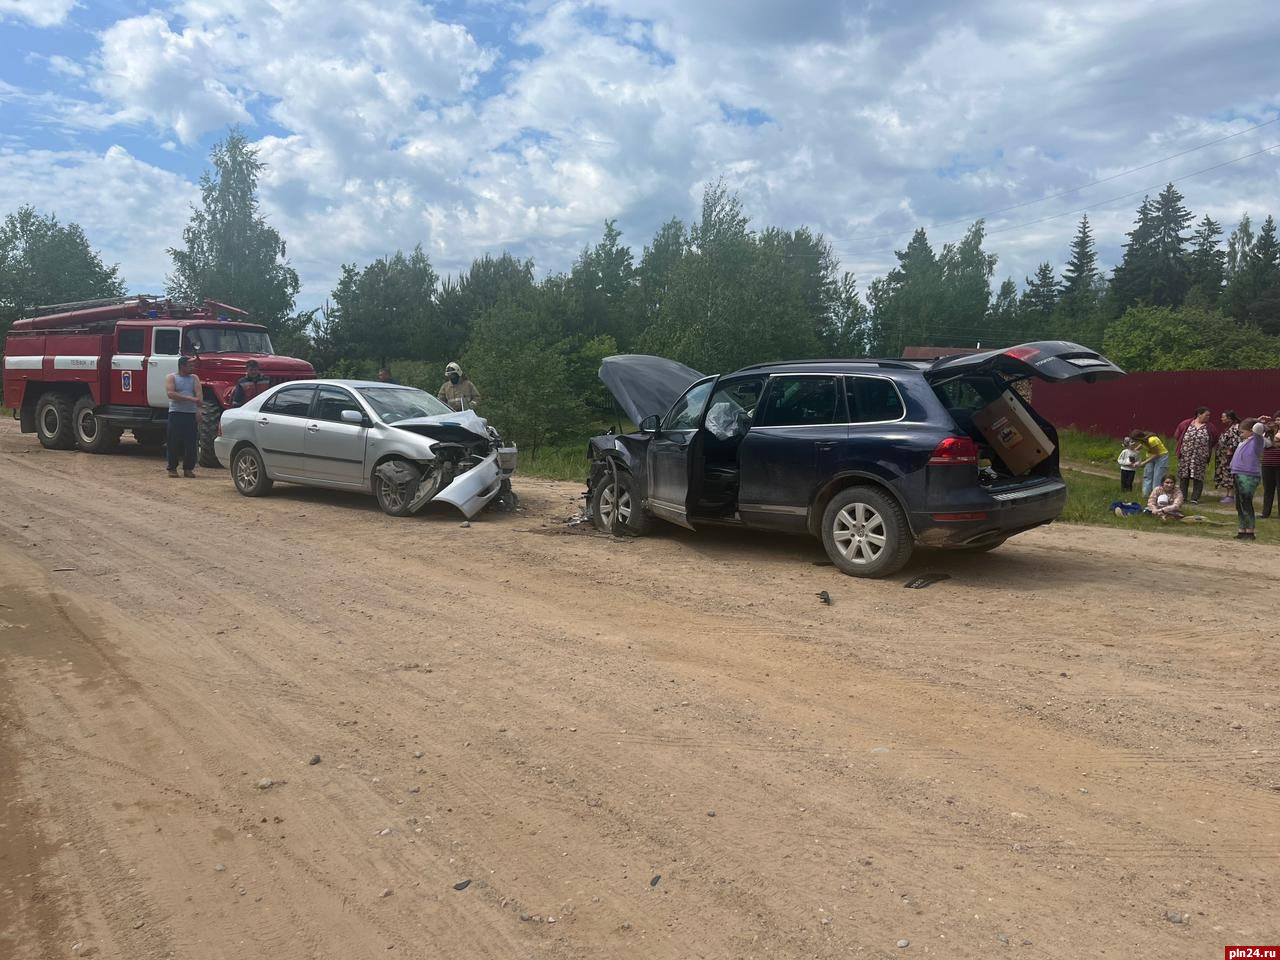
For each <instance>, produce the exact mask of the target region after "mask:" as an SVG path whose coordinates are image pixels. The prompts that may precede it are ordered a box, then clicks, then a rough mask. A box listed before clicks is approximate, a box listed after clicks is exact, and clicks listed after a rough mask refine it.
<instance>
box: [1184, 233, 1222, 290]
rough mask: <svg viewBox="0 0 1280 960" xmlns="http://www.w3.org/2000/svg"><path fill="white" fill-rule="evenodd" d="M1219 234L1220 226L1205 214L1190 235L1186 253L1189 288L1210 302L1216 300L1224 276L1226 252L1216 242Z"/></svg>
mask: <svg viewBox="0 0 1280 960" xmlns="http://www.w3.org/2000/svg"><path fill="white" fill-rule="evenodd" d="M1221 236H1222V227H1221V226H1220V225H1219V224H1218V223H1217V221H1215V220H1213V219H1212V218H1210V217H1209V216H1208V215H1207V214H1206V215H1205V218H1204V219H1203V220H1201V221H1200V222H1199V223H1198V224H1197V225H1196V232H1195V233H1193V234H1192V235H1191V252H1190V253H1188V254H1187V269H1188V274H1189V277H1188V279H1189V280H1190V282H1191V289H1192V290H1198V291H1199V293H1200V295H1201V296H1202V297H1204V298H1205V300H1206V302H1208V303H1210V304H1213V303H1216V302H1217V300H1218V296H1219V295H1220V294H1221V293H1222V283H1223V280H1224V279H1225V276H1226V254H1225V253H1224V252H1223V250H1222V247H1221V245H1220V244H1219V243H1218V240H1219V238H1220V237H1221ZM1188 292H1190V291H1188Z"/></svg>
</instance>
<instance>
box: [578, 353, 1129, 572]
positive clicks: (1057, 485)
mask: <svg viewBox="0 0 1280 960" xmlns="http://www.w3.org/2000/svg"><path fill="white" fill-rule="evenodd" d="M1122 375H1123V371H1122V370H1120V369H1119V368H1118V367H1116V366H1115V365H1114V364H1112V363H1111V362H1110V361H1109V360H1107V359H1106V358H1105V357H1102V356H1100V355H1098V354H1097V353H1095V352H1094V351H1092V350H1089V349H1088V348H1086V347H1082V346H1080V345H1078V344H1074V343H1067V342H1063V341H1049V342H1038V343H1027V344H1022V345H1020V346H1017V347H1011V348H1009V349H1006V350H996V351H991V352H987V353H978V354H974V355H970V356H955V357H945V358H943V359H941V360H935V361H932V362H929V361H914V360H808V361H799V362H791V363H768V364H760V365H757V366H753V367H747V368H745V369H743V370H739V371H737V372H736V373H732V374H727V375H724V376H717V377H704V376H702V375H701V374H699V373H697V372H696V371H694V370H691V369H689V368H688V367H685V366H683V365H681V364H678V363H675V362H674V361H670V360H664V359H661V358H659V357H643V356H618V357H609V358H608V359H606V360H605V361H604V364H603V366H602V367H601V369H600V377H601V379H602V380H603V381H604V382H605V384H606V385H607V386H608V387H609V388H610V390H611V391H612V393H613V395H614V397H615V398H616V399H617V400H618V403H619V405H620V407H621V408H622V411H623V412H624V413H625V414H626V415H627V416H628V417H630V418H631V421H632V422H633V423H636V424H639V430H638V431H637V432H634V433H627V434H622V433H621V432H616V433H609V434H606V435H604V436H599V437H594V438H592V440H591V442H590V444H589V447H588V455H589V456H590V459H591V471H590V476H589V480H588V491H587V496H588V503H589V507H590V512H591V516H592V519H593V521H594V522H595V524H596V526H597V527H599V528H601V529H604V530H611V531H613V532H615V533H629V534H632V535H642V534H644V533H646V532H648V530H649V529H650V527H651V525H652V519H653V518H660V519H662V520H666V521H669V522H671V523H675V524H679V525H680V526H683V527H688V528H690V529H695V528H697V527H701V526H704V525H712V524H735V525H745V526H748V527H753V528H759V529H765V530H777V531H781V532H788V533H808V534H811V535H813V536H816V537H819V538H821V540H822V542H823V545H824V546H825V547H826V550H827V554H828V555H829V556H830V557H831V560H832V562H834V563H835V565H836V566H837V567H839V568H840V569H841V570H842V571H844V572H845V573H848V574H852V575H854V576H861V577H883V576H886V575H888V574H891V573H894V572H896V571H897V570H899V569H901V568H902V566H903V565H904V564H905V563H906V562H907V560H908V559H910V557H911V554H912V551H913V550H914V548H915V546H916V545H917V544H920V545H924V546H930V547H944V548H953V549H961V550H970V551H985V550H990V549H993V548H995V547H998V546H999V545H1000V544H1002V543H1003V542H1004V541H1005V540H1007V539H1008V538H1009V537H1011V536H1013V535H1014V534H1017V533H1021V532H1022V531H1024V530H1030V529H1031V528H1033V527H1038V526H1040V525H1042V524H1046V523H1049V522H1051V521H1052V520H1054V519H1055V518H1056V517H1057V516H1058V515H1059V513H1061V511H1062V507H1063V504H1064V503H1065V501H1066V486H1065V485H1064V484H1063V482H1062V477H1061V475H1060V474H1059V472H1058V453H1057V433H1056V432H1055V431H1054V429H1053V426H1052V425H1051V424H1049V423H1048V422H1047V421H1045V420H1044V419H1043V418H1041V417H1040V416H1039V415H1038V414H1036V412H1035V410H1034V409H1032V408H1031V406H1030V404H1029V403H1027V402H1026V401H1025V400H1024V399H1022V396H1021V392H1020V390H1021V388H1020V387H1019V381H1026V380H1031V379H1033V378H1040V379H1043V380H1050V381H1065V380H1085V381H1093V380H1099V379H1107V378H1111V377H1118V376H1122ZM992 411H995V413H994V414H993V412H992ZM1001 414H1002V415H1001ZM1023 441H1026V442H1025V443H1024V442H1023ZM1029 450H1030V453H1031V455H1030V456H1028V451H1029Z"/></svg>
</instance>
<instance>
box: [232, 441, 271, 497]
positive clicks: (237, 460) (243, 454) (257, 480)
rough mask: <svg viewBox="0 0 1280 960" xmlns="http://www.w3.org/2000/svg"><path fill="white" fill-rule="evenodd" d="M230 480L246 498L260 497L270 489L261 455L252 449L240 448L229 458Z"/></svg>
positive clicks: (269, 481) (268, 478) (269, 479)
mask: <svg viewBox="0 0 1280 960" xmlns="http://www.w3.org/2000/svg"><path fill="white" fill-rule="evenodd" d="M231 480H232V482H233V483H234V484H235V485H236V489H237V490H239V491H240V492H241V493H242V494H244V496H246V497H260V496H262V495H263V494H264V493H266V492H267V491H268V490H270V489H271V486H272V482H273V481H272V480H271V478H270V477H268V476H267V467H266V464H264V463H263V462H262V455H261V454H260V453H258V451H257V450H255V449H254V448H253V447H241V448H240V449H239V450H237V451H236V455H235V456H234V457H232V458H231Z"/></svg>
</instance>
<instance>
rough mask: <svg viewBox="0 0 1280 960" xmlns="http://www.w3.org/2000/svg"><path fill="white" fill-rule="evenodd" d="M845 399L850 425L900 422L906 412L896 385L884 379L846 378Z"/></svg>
mask: <svg viewBox="0 0 1280 960" xmlns="http://www.w3.org/2000/svg"><path fill="white" fill-rule="evenodd" d="M845 398H846V399H847V400H848V403H849V422H850V423H884V422H886V421H890V420H901V419H902V418H903V416H904V415H905V414H906V412H907V411H906V409H905V408H904V407H903V406H902V396H901V395H900V394H899V393H898V387H897V385H895V384H894V382H893V381H892V380H888V379H886V378H884V377H848V378H847V379H846V380H845Z"/></svg>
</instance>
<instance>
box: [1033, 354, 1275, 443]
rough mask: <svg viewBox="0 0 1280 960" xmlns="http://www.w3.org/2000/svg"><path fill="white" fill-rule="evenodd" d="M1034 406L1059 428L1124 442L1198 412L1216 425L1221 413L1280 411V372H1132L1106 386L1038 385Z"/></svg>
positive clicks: (1164, 431)
mask: <svg viewBox="0 0 1280 960" xmlns="http://www.w3.org/2000/svg"><path fill="white" fill-rule="evenodd" d="M1032 403H1034V404H1035V408H1036V410H1037V412H1039V413H1040V415H1041V416H1043V417H1044V418H1045V419H1046V420H1048V421H1049V422H1050V423H1052V424H1054V425H1055V426H1058V427H1078V428H1079V429H1081V430H1088V431H1090V432H1092V433H1105V434H1108V435H1109V436H1113V437H1120V436H1122V435H1123V434H1126V433H1128V432H1129V431H1130V430H1133V429H1134V428H1135V427H1141V428H1142V429H1143V430H1154V431H1155V432H1156V433H1158V434H1160V435H1161V436H1166V437H1167V436H1169V435H1170V434H1172V433H1173V431H1174V428H1175V427H1177V425H1178V424H1179V423H1181V422H1182V421H1183V420H1185V419H1186V418H1187V417H1189V416H1191V415H1192V414H1193V413H1194V412H1195V409H1196V407H1199V406H1206V407H1208V408H1209V409H1210V410H1212V411H1213V416H1214V418H1215V420H1216V419H1217V416H1218V414H1219V413H1221V412H1222V411H1223V410H1235V411H1236V413H1238V414H1239V415H1240V417H1241V418H1242V419H1243V418H1244V417H1253V416H1257V415H1258V414H1260V413H1275V412H1276V411H1277V410H1280V370H1275V369H1269V370H1174V371H1170V372H1165V373H1131V374H1129V375H1128V376H1125V377H1120V378H1119V379H1118V380H1107V381H1103V382H1102V383H1045V382H1044V381H1042V380H1037V381H1035V385H1034V387H1033V388H1032Z"/></svg>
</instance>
